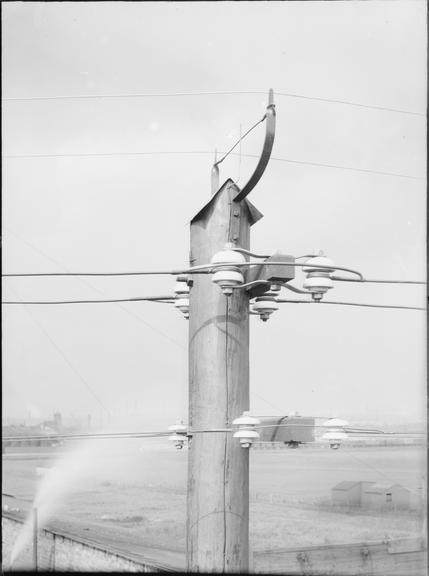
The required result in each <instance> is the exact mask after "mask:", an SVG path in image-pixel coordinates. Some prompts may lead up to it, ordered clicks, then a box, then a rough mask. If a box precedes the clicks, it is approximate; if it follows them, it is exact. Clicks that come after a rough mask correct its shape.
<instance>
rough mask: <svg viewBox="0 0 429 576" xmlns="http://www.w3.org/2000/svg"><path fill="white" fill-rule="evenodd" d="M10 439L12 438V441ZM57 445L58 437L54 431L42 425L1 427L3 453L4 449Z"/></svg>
mask: <svg viewBox="0 0 429 576" xmlns="http://www.w3.org/2000/svg"><path fill="white" fill-rule="evenodd" d="M35 436H37V438H30V437H35ZM11 438H13V440H12V439H11ZM57 444H58V436H57V433H56V431H55V430H52V429H49V428H47V427H45V426H43V425H40V426H23V425H20V426H3V427H2V452H5V449H6V448H22V447H25V446H27V447H29V446H55V445H57Z"/></svg>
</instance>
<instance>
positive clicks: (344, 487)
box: [331, 480, 374, 508]
mask: <svg viewBox="0 0 429 576" xmlns="http://www.w3.org/2000/svg"><path fill="white" fill-rule="evenodd" d="M372 484H374V482H364V481H355V480H344V481H343V482H340V483H339V484H337V485H336V486H334V487H333V488H332V490H331V497H332V504H333V505H334V506H344V507H349V508H353V507H356V508H357V507H360V506H361V504H362V494H363V491H364V490H365V489H366V488H369V487H370V486H371V485H372Z"/></svg>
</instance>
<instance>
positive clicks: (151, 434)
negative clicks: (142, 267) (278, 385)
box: [2, 416, 425, 441]
mask: <svg viewBox="0 0 429 576" xmlns="http://www.w3.org/2000/svg"><path fill="white" fill-rule="evenodd" d="M276 418H277V416H276ZM286 418H287V417H286ZM267 428H313V429H314V428H321V429H323V430H327V429H328V427H327V426H324V425H322V424H320V425H317V424H297V423H293V424H292V423H291V424H288V423H286V424H281V423H280V424H276V423H274V424H258V425H256V426H255V429H256V430H260V429H267ZM341 428H342V429H344V431H346V432H347V433H349V434H356V435H359V434H365V435H368V436H374V437H378V438H380V437H386V436H387V437H389V436H425V433H424V432H384V431H382V430H379V431H375V430H373V429H365V428H349V427H347V426H343V427H341ZM236 430H237V429H236V428H231V427H226V428H202V429H192V428H189V429H188V430H187V431H186V432H185V433H184V434H183V436H185V437H190V436H192V435H194V434H211V433H214V434H220V433H231V432H236ZM172 434H173V431H172V430H156V431H140V432H139V431H133V432H91V433H88V432H85V433H81V434H79V433H78V434H76V433H75V434H72V433H70V434H68V433H61V432H52V433H49V434H45V435H42V434H26V435H24V434H23V435H19V436H3V437H2V440H3V441H19V440H55V439H67V440H73V439H76V440H80V439H87V438H93V439H110V438H117V439H132V438H157V437H159V438H165V437H168V436H170V435H172Z"/></svg>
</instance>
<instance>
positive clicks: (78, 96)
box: [2, 90, 426, 117]
mask: <svg viewBox="0 0 429 576" xmlns="http://www.w3.org/2000/svg"><path fill="white" fill-rule="evenodd" d="M243 94H263V95H266V94H267V92H266V91H262V90H237V91H213V92H158V93H137V94H76V95H72V94H70V95H59V96H15V97H8V98H2V101H3V102H26V101H27V102H28V101H41V100H99V99H111V100H113V99H120V98H164V97H176V96H223V95H225V96H230V95H243ZM274 94H275V95H276V96H284V97H287V98H296V99H300V100H314V101H317V102H329V103H331V104H343V105H347V106H355V107H358V108H367V109H371V110H383V111H385V112H395V113H398V114H409V115H412V116H423V117H425V116H426V114H425V113H424V112H415V111H412V110H402V109H399V108H391V107H387V106H377V105H374V104H362V103H358V102H353V101H350V100H338V99H336V98H323V97H320V96H306V95H304V94H295V93H291V92H274Z"/></svg>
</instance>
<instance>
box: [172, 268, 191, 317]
mask: <svg viewBox="0 0 429 576" xmlns="http://www.w3.org/2000/svg"><path fill="white" fill-rule="evenodd" d="M174 294H175V297H174V298H175V300H174V306H175V307H176V308H177V309H178V310H180V311H181V312H182V314H183V315H184V317H185V318H186V320H188V319H189V286H188V277H187V276H186V275H182V276H178V277H177V278H176V286H175V288H174Z"/></svg>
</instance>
